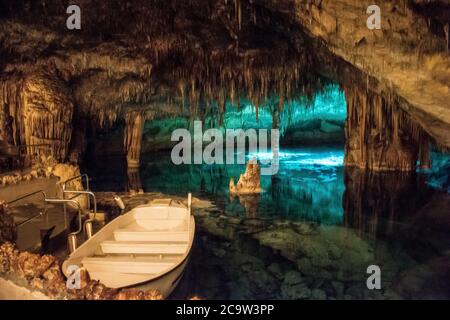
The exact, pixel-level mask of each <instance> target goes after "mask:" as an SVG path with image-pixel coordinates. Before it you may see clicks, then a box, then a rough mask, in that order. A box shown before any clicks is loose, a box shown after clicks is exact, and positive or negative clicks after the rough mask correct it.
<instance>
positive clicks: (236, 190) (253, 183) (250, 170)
mask: <svg viewBox="0 0 450 320" xmlns="http://www.w3.org/2000/svg"><path fill="white" fill-rule="evenodd" d="M261 191H262V190H261V177H260V174H259V166H258V162H257V161H256V159H254V160H249V161H248V163H247V166H246V167H245V172H244V174H241V176H240V177H239V181H238V183H237V185H235V183H234V179H233V178H232V179H231V180H230V193H231V194H252V193H261Z"/></svg>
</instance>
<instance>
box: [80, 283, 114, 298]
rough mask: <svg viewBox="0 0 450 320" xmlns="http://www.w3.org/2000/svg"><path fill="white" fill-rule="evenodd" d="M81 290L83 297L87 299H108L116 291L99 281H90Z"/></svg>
mask: <svg viewBox="0 0 450 320" xmlns="http://www.w3.org/2000/svg"><path fill="white" fill-rule="evenodd" d="M83 291H84V297H85V298H86V299H88V300H110V299H112V298H113V297H114V294H115V293H116V291H114V290H111V289H109V288H107V287H106V286H105V285H104V284H101V283H100V282H99V281H91V282H90V283H89V284H88V285H87V286H86V288H85V289H84V290H83Z"/></svg>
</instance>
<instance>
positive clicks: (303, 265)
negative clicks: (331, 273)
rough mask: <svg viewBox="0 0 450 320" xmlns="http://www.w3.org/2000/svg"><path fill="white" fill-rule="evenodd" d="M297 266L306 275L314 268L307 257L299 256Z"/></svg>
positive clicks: (312, 271)
mask: <svg viewBox="0 0 450 320" xmlns="http://www.w3.org/2000/svg"><path fill="white" fill-rule="evenodd" d="M297 267H298V269H299V270H300V271H301V272H302V273H303V274H306V275H310V274H312V273H314V270H315V269H314V267H313V265H312V263H311V261H310V260H309V259H308V258H301V259H300V260H298V261H297Z"/></svg>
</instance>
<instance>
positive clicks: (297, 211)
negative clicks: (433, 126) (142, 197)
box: [93, 148, 450, 299]
mask: <svg viewBox="0 0 450 320" xmlns="http://www.w3.org/2000/svg"><path fill="white" fill-rule="evenodd" d="M281 155H282V156H281V159H280V171H279V173H278V175H276V176H263V177H262V181H261V186H262V188H263V189H264V192H263V193H261V194H260V195H256V196H235V197H231V196H230V195H229V193H228V184H229V180H230V178H235V179H236V178H238V177H239V174H241V173H243V172H244V170H245V166H244V165H228V166H223V165H212V166H207V165H185V166H183V165H182V166H175V165H173V164H172V163H171V162H170V153H169V152H167V153H158V154H147V155H144V156H143V157H142V158H143V160H144V165H143V167H142V168H141V172H140V179H138V177H137V176H136V175H137V173H133V174H132V175H130V176H129V177H128V179H129V181H131V182H133V183H129V185H130V186H131V185H133V186H134V187H133V188H139V187H141V185H140V184H139V183H136V181H138V182H139V181H140V183H142V188H143V189H144V191H146V192H150V191H156V192H162V193H166V194H178V195H182V196H183V197H184V196H185V195H186V193H187V192H193V193H194V195H195V196H198V197H200V198H203V199H206V198H209V199H211V200H213V202H214V204H215V207H214V208H213V209H208V210H207V211H206V212H203V213H201V214H199V215H198V216H197V224H198V234H197V237H196V245H195V246H194V251H193V256H192V257H193V258H192V262H191V263H190V265H189V269H188V270H187V272H186V276H185V278H183V280H182V283H181V284H180V288H179V289H178V290H177V291H176V292H175V296H174V297H175V298H187V297H190V296H192V295H194V294H195V295H199V296H201V297H202V298H206V299H228V298H244V299H254V298H261V299H276V298H286V299H301V298H307V299H309V298H313V299H323V298H327V299H336V298H337V299H348V298H354V299H401V298H412V299H424V298H446V299H448V298H450V277H449V275H450V268H449V266H450V255H449V252H450V216H449V215H448V212H450V197H449V194H448V193H445V192H441V191H437V190H433V189H430V188H429V187H427V186H428V185H429V184H430V183H429V181H428V180H427V176H426V175H423V174H421V173H402V174H397V173H373V172H365V171H360V170H356V169H345V168H344V167H343V163H342V162H343V151H342V150H341V149H340V148H308V149H288V150H282V152H281ZM268 156H270V155H268V154H255V155H249V156H248V157H249V158H250V157H258V158H260V159H261V158H262V157H268ZM117 172H120V171H118V170H116V171H115V173H116V174H115V175H114V179H110V180H109V181H110V182H109V183H107V181H108V179H107V178H105V177H103V179H101V176H102V175H101V174H99V172H98V171H97V172H96V173H95V174H94V176H95V178H94V180H95V181H93V185H94V187H95V188H97V189H99V186H101V185H102V184H99V182H101V183H104V189H106V190H110V189H111V181H122V182H120V183H124V182H123V180H122V178H120V177H118V176H117ZM125 178H126V177H125ZM433 179H435V177H433ZM118 188H120V187H118ZM122 188H123V185H122ZM100 189H101V188H100ZM372 264H376V265H379V266H380V267H381V270H382V285H383V290H381V291H376V292H374V291H368V290H367V287H366V282H365V281H366V279H367V274H366V268H367V266H369V265H372Z"/></svg>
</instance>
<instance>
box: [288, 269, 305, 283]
mask: <svg viewBox="0 0 450 320" xmlns="http://www.w3.org/2000/svg"><path fill="white" fill-rule="evenodd" d="M302 281H303V277H302V274H301V273H300V272H298V271H294V270H291V271H288V272H286V274H285V276H284V281H283V285H288V286H293V285H296V284H299V283H302Z"/></svg>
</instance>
